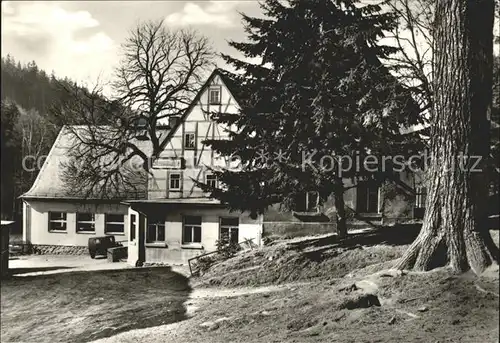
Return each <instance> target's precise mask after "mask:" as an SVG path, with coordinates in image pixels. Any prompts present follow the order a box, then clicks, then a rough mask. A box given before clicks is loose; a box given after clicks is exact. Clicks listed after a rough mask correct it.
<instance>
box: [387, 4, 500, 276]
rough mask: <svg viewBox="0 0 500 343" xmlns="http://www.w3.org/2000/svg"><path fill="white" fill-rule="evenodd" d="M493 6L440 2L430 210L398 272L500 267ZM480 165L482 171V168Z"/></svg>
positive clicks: (431, 154) (436, 34) (436, 36)
mask: <svg viewBox="0 0 500 343" xmlns="http://www.w3.org/2000/svg"><path fill="white" fill-rule="evenodd" d="M493 13H494V0H437V5H436V18H435V19H436V27H435V32H434V44H435V46H434V54H435V56H434V57H435V65H434V89H435V94H434V97H435V98H434V102H433V104H434V105H433V117H432V128H431V130H432V135H431V147H430V149H431V151H430V156H431V160H430V163H431V165H430V169H429V170H428V173H429V177H428V180H429V185H428V189H429V191H428V199H427V209H426V213H425V216H424V223H423V226H422V230H421V232H420V234H419V236H418V237H417V239H416V240H415V242H413V244H412V245H411V246H410V248H409V249H408V251H407V252H406V253H405V254H404V255H403V257H402V258H401V259H400V261H399V262H398V263H397V265H396V267H397V268H400V269H411V268H413V269H417V270H429V269H432V268H434V267H437V266H441V265H445V264H449V266H450V267H451V269H452V270H453V271H455V272H464V271H467V270H469V269H472V270H473V271H474V272H475V273H476V274H479V273H481V272H482V271H483V270H484V269H485V268H486V267H488V266H489V265H491V264H492V263H495V262H496V263H498V248H497V247H496V246H495V244H494V243H493V240H492V238H491V236H490V234H489V227H488V212H487V199H488V177H487V175H486V173H487V172H486V162H487V159H488V156H489V130H490V124H489V112H490V111H491V104H492V73H493V68H492V66H493ZM476 163H477V164H476Z"/></svg>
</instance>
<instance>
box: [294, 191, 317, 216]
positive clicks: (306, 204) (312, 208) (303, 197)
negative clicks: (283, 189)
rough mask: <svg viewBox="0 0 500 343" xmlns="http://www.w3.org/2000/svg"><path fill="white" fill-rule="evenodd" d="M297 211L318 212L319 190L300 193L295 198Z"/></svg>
mask: <svg viewBox="0 0 500 343" xmlns="http://www.w3.org/2000/svg"><path fill="white" fill-rule="evenodd" d="M294 207H295V208H294V210H295V212H318V211H319V194H318V192H304V193H300V194H299V195H298V196H297V197H296V199H295V206H294Z"/></svg>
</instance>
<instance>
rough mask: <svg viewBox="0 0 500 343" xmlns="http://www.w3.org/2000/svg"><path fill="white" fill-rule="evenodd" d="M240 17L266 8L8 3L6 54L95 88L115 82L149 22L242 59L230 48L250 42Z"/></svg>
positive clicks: (4, 35) (237, 4)
mask: <svg viewBox="0 0 500 343" xmlns="http://www.w3.org/2000/svg"><path fill="white" fill-rule="evenodd" d="M238 12H244V13H246V14H249V15H252V16H254V15H259V14H260V8H259V5H258V2H257V1H252V0H247V1H221V0H218V1H2V31H1V36H2V43H1V44H2V46H1V48H2V49H1V51H2V56H6V55H7V54H10V55H11V56H13V57H14V58H15V59H16V60H20V61H21V63H27V62H29V61H31V60H34V61H35V62H36V63H37V65H38V66H39V68H41V69H43V70H45V71H46V72H47V73H51V72H54V74H55V75H56V76H58V77H68V78H70V79H72V80H75V81H77V82H79V83H83V84H86V85H89V86H91V85H93V84H95V82H97V80H100V82H103V81H104V82H106V81H107V80H110V79H111V78H112V76H113V70H114V68H115V66H116V65H117V63H118V62H119V56H120V45H121V44H122V43H123V42H124V40H125V39H126V37H127V36H128V32H129V30H131V29H132V28H133V27H134V26H135V25H136V24H137V23H138V22H139V21H143V20H148V19H153V20H156V19H163V20H164V22H165V24H166V25H168V26H169V27H171V28H173V29H177V28H183V27H187V26H191V27H193V28H195V29H197V30H198V31H199V32H200V33H202V34H204V35H205V36H207V37H208V38H209V39H210V40H211V42H212V44H213V47H214V49H215V50H216V51H218V52H222V53H230V54H231V55H234V56H239V55H238V54H237V52H236V51H235V50H234V49H232V48H231V47H229V45H228V44H227V41H228V40H236V41H241V40H244V38H245V33H244V31H243V27H242V25H241V16H240V15H239V14H238ZM218 64H219V65H220V66H223V62H222V61H220V62H219V63H218Z"/></svg>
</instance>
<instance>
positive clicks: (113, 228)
mask: <svg viewBox="0 0 500 343" xmlns="http://www.w3.org/2000/svg"><path fill="white" fill-rule="evenodd" d="M124 218H125V217H124V215H123V214H111V213H106V218H105V225H104V232H105V233H107V234H123V233H125V220H124Z"/></svg>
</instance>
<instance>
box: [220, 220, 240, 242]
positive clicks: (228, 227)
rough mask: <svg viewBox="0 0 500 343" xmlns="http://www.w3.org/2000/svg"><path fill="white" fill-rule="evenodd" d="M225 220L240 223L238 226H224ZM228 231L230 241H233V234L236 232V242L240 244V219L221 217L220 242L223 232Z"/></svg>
mask: <svg viewBox="0 0 500 343" xmlns="http://www.w3.org/2000/svg"><path fill="white" fill-rule="evenodd" d="M225 219H233V220H237V221H238V225H227V224H225V225H223V224H222V221H223V220H225ZM223 229H227V230H228V235H229V240H231V232H233V231H236V238H237V239H236V242H235V243H239V239H240V237H239V235H240V219H239V218H238V217H220V218H219V240H222V230H223Z"/></svg>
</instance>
